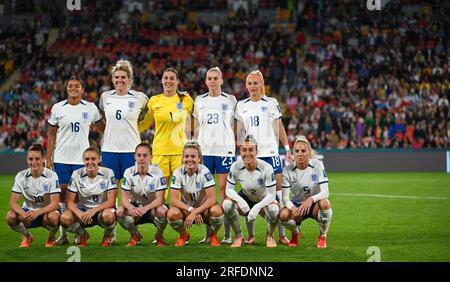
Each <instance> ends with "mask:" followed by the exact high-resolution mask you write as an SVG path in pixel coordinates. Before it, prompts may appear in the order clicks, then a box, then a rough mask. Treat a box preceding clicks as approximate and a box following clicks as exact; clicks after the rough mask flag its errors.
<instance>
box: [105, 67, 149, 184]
mask: <svg viewBox="0 0 450 282" xmlns="http://www.w3.org/2000/svg"><path fill="white" fill-rule="evenodd" d="M111 73H112V82H113V84H114V89H113V90H109V91H106V92H103V93H102V94H101V96H100V102H99V108H100V110H101V111H102V114H103V116H104V118H105V119H106V128H105V132H104V134H103V140H102V146H101V148H102V163H103V165H104V166H105V167H109V168H111V169H112V170H113V171H114V175H115V177H116V182H117V183H119V181H120V179H122V177H123V174H124V172H125V170H126V169H127V168H129V167H131V166H133V165H134V149H135V148H136V146H137V144H139V143H141V137H140V134H139V130H138V121H139V119H140V116H141V115H143V112H144V111H145V109H146V106H147V101H148V98H147V95H145V94H144V93H142V92H138V91H135V90H132V89H131V85H132V83H133V67H132V66H131V63H130V62H129V61H127V60H119V61H117V63H116V65H115V66H114V67H113V68H112V72H111Z"/></svg>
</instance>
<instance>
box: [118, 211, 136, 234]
mask: <svg viewBox="0 0 450 282" xmlns="http://www.w3.org/2000/svg"><path fill="white" fill-rule="evenodd" d="M117 221H118V222H119V224H120V225H121V226H122V227H123V229H125V230H127V231H128V232H130V233H131V234H137V233H138V229H137V226H136V224H134V218H133V217H132V216H129V215H126V216H124V217H118V218H117Z"/></svg>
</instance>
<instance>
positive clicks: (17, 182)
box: [11, 174, 22, 194]
mask: <svg viewBox="0 0 450 282" xmlns="http://www.w3.org/2000/svg"><path fill="white" fill-rule="evenodd" d="M19 179H20V177H19V174H17V175H16V178H15V179H14V185H13V187H12V189H11V191H12V192H14V193H17V194H22V182H21V181H20V180H19Z"/></svg>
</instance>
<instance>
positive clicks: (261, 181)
mask: <svg viewBox="0 0 450 282" xmlns="http://www.w3.org/2000/svg"><path fill="white" fill-rule="evenodd" d="M258 185H260V186H263V185H264V179H262V178H258Z"/></svg>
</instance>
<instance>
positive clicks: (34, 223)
mask: <svg viewBox="0 0 450 282" xmlns="http://www.w3.org/2000/svg"><path fill="white" fill-rule="evenodd" d="M22 209H23V210H24V211H26V212H27V211H29V209H28V208H27V207H23V208H22ZM44 216H45V214H44V213H43V214H41V215H40V216H38V217H36V218H35V219H33V221H32V222H31V225H30V226H28V227H27V228H37V227H44V228H47V227H45V226H44V225H43V222H44Z"/></svg>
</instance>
